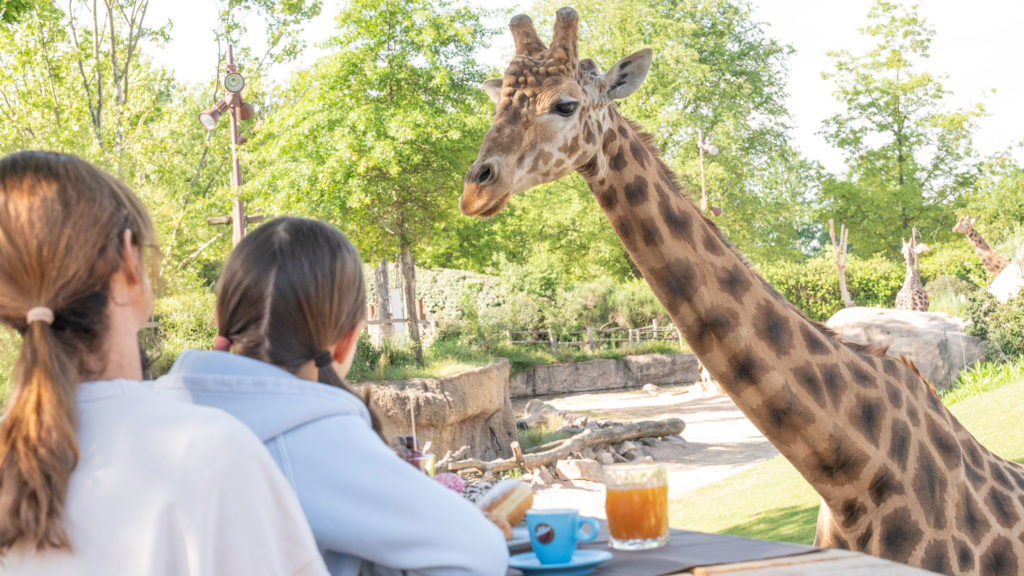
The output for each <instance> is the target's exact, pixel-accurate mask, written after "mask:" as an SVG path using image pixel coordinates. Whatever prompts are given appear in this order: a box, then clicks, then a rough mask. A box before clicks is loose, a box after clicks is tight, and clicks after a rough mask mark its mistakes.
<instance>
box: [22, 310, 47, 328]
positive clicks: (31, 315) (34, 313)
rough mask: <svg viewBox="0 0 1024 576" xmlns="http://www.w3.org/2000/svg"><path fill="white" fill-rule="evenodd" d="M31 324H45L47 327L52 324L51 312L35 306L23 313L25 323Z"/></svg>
mask: <svg viewBox="0 0 1024 576" xmlns="http://www.w3.org/2000/svg"><path fill="white" fill-rule="evenodd" d="M33 322H45V323H46V324H47V325H50V324H53V310H50V309H49V308H47V307H46V306H36V307H35V308H31V309H29V311H28V312H26V313H25V323H26V324H31V323H33Z"/></svg>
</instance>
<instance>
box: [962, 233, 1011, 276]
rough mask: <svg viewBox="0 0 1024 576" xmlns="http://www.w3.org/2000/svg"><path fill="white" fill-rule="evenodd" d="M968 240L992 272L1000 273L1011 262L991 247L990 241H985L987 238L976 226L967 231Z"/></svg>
mask: <svg viewBox="0 0 1024 576" xmlns="http://www.w3.org/2000/svg"><path fill="white" fill-rule="evenodd" d="M967 240H968V241H970V243H971V247H972V248H974V253H975V254H977V255H978V259H979V260H981V263H982V264H983V265H984V266H985V269H986V270H988V272H989V273H990V274H999V273H1000V272H1002V271H1003V268H1006V266H1007V265H1008V264H1009V263H1010V262H1009V260H1007V259H1006V258H1003V257H1002V256H1000V255H999V254H997V253H996V251H995V250H993V249H992V248H991V247H989V245H988V242H985V239H984V238H982V237H981V234H979V233H978V231H977V230H975V229H974V228H971V229H970V230H968V231H967Z"/></svg>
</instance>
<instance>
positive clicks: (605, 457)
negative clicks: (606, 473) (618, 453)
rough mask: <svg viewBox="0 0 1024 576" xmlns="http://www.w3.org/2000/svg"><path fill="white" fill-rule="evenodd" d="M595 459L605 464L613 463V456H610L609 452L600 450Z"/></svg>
mask: <svg viewBox="0 0 1024 576" xmlns="http://www.w3.org/2000/svg"><path fill="white" fill-rule="evenodd" d="M597 461H598V462H600V463H601V464H603V465H605V466H607V465H609V464H615V457H613V456H612V453H611V452H601V453H600V454H598V455H597Z"/></svg>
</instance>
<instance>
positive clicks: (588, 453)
mask: <svg viewBox="0 0 1024 576" xmlns="http://www.w3.org/2000/svg"><path fill="white" fill-rule="evenodd" d="M580 456H581V457H583V458H585V459H587V460H593V459H594V457H595V456H597V454H595V453H594V449H593V448H591V447H590V446H587V447H586V448H584V449H583V450H580Z"/></svg>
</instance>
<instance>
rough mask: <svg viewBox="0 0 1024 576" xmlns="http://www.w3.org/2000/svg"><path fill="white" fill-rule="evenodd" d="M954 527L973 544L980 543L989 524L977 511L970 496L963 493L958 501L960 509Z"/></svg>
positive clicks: (976, 506)
mask: <svg viewBox="0 0 1024 576" xmlns="http://www.w3.org/2000/svg"><path fill="white" fill-rule="evenodd" d="M956 527H957V529H958V530H960V532H962V533H964V534H966V535H967V536H969V537H970V539H971V540H973V541H974V542H980V541H981V539H982V538H983V537H984V536H985V534H987V533H988V531H989V528H991V524H989V521H988V519H987V518H985V515H984V513H983V512H982V511H981V510H979V509H978V504H977V503H976V502H975V500H974V498H973V497H972V495H971V494H969V493H965V494H964V496H963V498H961V499H960V508H959V510H958V514H957V518H956Z"/></svg>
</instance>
